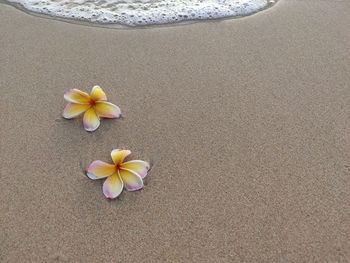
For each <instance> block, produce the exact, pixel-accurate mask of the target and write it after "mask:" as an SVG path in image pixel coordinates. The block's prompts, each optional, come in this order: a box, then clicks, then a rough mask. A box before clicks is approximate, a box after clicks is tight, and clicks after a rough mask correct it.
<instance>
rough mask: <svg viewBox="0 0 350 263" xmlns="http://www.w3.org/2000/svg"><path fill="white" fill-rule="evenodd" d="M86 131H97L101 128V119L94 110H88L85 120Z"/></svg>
mask: <svg viewBox="0 0 350 263" xmlns="http://www.w3.org/2000/svg"><path fill="white" fill-rule="evenodd" d="M83 123H84V128H85V130H86V131H90V132H91V131H95V130H96V129H97V128H98V127H99V126H100V118H99V117H98V116H97V115H96V112H95V110H94V108H90V109H88V110H87V111H86V112H85V114H84V118H83Z"/></svg>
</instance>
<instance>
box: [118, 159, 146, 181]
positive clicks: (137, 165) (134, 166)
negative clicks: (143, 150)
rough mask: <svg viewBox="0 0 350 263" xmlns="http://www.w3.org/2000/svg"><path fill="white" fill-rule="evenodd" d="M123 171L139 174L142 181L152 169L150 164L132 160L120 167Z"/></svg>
mask: <svg viewBox="0 0 350 263" xmlns="http://www.w3.org/2000/svg"><path fill="white" fill-rule="evenodd" d="M120 168H121V169H127V170H131V171H133V172H135V173H137V174H138V175H139V176H140V177H141V178H142V179H143V178H145V177H146V176H147V172H148V170H149V168H150V165H149V163H147V162H144V161H141V160H132V161H128V162H125V163H122V164H121V165H120Z"/></svg>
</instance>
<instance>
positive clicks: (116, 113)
mask: <svg viewBox="0 0 350 263" xmlns="http://www.w3.org/2000/svg"><path fill="white" fill-rule="evenodd" d="M95 110H96V114H97V115H98V116H99V117H102V118H111V119H113V118H119V117H120V114H121V111H120V108H119V107H118V106H116V105H114V104H112V103H110V102H107V101H97V102H96V104H95Z"/></svg>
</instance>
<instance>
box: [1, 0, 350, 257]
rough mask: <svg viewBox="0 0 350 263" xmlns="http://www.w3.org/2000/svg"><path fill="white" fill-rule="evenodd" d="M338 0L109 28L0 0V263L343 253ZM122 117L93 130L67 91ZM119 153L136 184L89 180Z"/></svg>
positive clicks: (342, 56)
mask: <svg viewBox="0 0 350 263" xmlns="http://www.w3.org/2000/svg"><path fill="white" fill-rule="evenodd" d="M349 11H350V2H349V1H311V0H310V1H308V0H305V1H292V0H281V1H280V2H279V3H278V4H277V5H276V6H275V7H274V8H272V9H268V10H265V11H263V12H261V13H259V14H256V15H254V16H251V17H247V18H243V19H238V20H225V21H216V22H209V23H196V24H193V25H185V26H176V27H161V28H159V27H153V28H148V29H135V30H134V29H133V30H115V29H106V28H97V27H87V26H83V25H76V24H69V23H65V22H61V21H55V20H49V19H43V18H40V17H35V16H31V15H28V14H26V13H23V12H21V11H19V10H17V9H15V8H13V7H10V6H6V5H1V6H0V63H1V64H0V88H1V96H0V102H1V117H0V125H1V130H0V138H1V141H0V142H1V145H0V146H1V177H0V179H1V180H0V189H1V191H0V197H1V202H0V215H1V216H0V244H1V245H0V261H1V262H57V261H59V262H211V263H212V262H331V263H333V262H349V261H350V63H349V61H350V51H349V43H350V27H349V25H350V16H349ZM95 84H99V85H101V86H102V87H103V88H104V90H105V91H106V92H107V95H108V96H109V100H110V101H111V102H114V103H116V104H117V105H119V106H120V107H121V109H122V112H123V116H124V117H123V119H121V120H106V121H103V122H102V124H101V127H100V128H99V129H98V130H97V131H96V132H94V133H87V132H86V131H84V129H83V128H82V121H81V119H77V120H73V121H67V120H65V119H63V118H62V117H61V113H62V110H63V107H64V105H65V102H64V100H63V93H64V91H66V90H68V89H70V88H79V89H83V90H87V91H88V90H90V89H91V87H92V86H93V85H95ZM120 147H127V148H129V149H131V150H132V152H133V157H134V158H137V159H143V160H148V161H150V162H151V163H152V170H151V172H150V175H149V177H148V178H147V180H146V185H145V188H144V189H143V190H141V191H139V192H134V193H129V192H124V193H123V194H122V195H121V196H120V198H118V199H117V200H114V201H108V200H106V199H105V198H104V196H103V194H102V191H101V184H102V182H101V181H91V180H89V179H88V178H87V177H85V176H84V169H85V167H86V166H87V165H88V164H89V163H90V162H91V161H93V160H97V159H100V160H104V161H110V157H109V154H110V151H111V150H112V149H113V148H120Z"/></svg>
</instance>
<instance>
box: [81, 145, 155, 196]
mask: <svg viewBox="0 0 350 263" xmlns="http://www.w3.org/2000/svg"><path fill="white" fill-rule="evenodd" d="M130 153H131V151H129V150H119V149H115V150H113V151H112V153H111V156H112V160H113V162H114V164H109V163H105V162H103V161H93V162H92V163H91V164H90V165H89V167H88V168H87V171H86V175H87V176H88V177H89V178H90V179H92V180H96V179H103V178H107V179H106V180H105V182H104V183H103V194H104V195H105V196H106V197H107V198H110V199H112V198H116V197H117V196H119V195H120V193H121V192H122V191H123V188H125V189H126V190H128V191H137V190H140V189H141V188H143V178H145V177H146V176H147V173H148V170H149V168H150V165H149V163H147V162H145V161H141V160H132V161H127V162H124V159H125V158H126V157H127V156H128V155H129V154H130Z"/></svg>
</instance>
